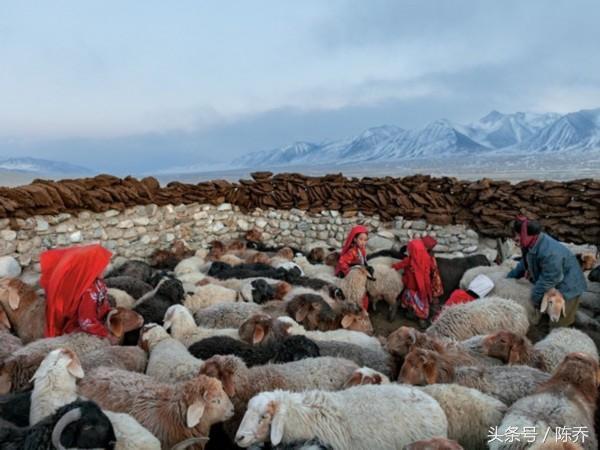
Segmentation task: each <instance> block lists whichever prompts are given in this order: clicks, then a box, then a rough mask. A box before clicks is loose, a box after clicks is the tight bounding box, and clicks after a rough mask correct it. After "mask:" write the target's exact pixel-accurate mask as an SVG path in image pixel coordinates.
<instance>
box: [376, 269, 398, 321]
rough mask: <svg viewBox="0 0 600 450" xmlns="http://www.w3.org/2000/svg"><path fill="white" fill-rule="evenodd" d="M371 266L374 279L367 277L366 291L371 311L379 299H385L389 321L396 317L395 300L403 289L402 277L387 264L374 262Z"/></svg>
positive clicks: (396, 305)
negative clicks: (371, 306) (371, 307)
mask: <svg viewBox="0 0 600 450" xmlns="http://www.w3.org/2000/svg"><path fill="white" fill-rule="evenodd" d="M371 267H373V278H374V280H370V279H367V293H368V294H369V299H370V300H371V304H372V305H373V311H375V309H376V306H377V303H378V302H379V301H380V300H383V301H385V302H386V303H387V304H388V306H389V317H388V320H389V321H390V322H391V321H393V320H394V319H395V318H396V312H397V311H398V302H397V300H398V297H400V293H401V292H402V289H404V285H403V284H402V278H401V276H400V274H399V273H398V271H396V270H394V269H392V268H391V267H389V266H384V265H380V264H374V265H372V266H371Z"/></svg>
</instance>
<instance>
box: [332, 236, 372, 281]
mask: <svg viewBox="0 0 600 450" xmlns="http://www.w3.org/2000/svg"><path fill="white" fill-rule="evenodd" d="M360 233H367V234H368V233H369V230H368V229H367V227H365V226H363V225H356V226H354V227H352V229H351V230H350V233H348V237H346V241H345V242H344V246H343V247H342V251H341V252H340V256H339V258H338V263H337V266H336V268H335V273H336V274H339V273H344V274H345V273H346V271H347V270H348V267H346V266H348V264H349V263H352V262H354V261H350V262H349V261H347V259H348V258H350V259H352V260H353V259H354V258H353V257H350V256H346V255H348V254H349V253H350V252H351V251H352V250H353V249H354V248H355V247H354V238H356V236H358V235H359V234H360ZM356 250H357V251H358V252H360V254H361V255H362V257H363V260H364V261H366V260H367V252H366V251H365V249H362V248H358V247H357V248H356Z"/></svg>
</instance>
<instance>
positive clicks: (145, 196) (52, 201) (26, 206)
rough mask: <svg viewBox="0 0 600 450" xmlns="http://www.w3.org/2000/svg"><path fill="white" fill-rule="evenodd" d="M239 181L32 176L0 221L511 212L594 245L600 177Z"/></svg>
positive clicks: (1, 191)
mask: <svg viewBox="0 0 600 450" xmlns="http://www.w3.org/2000/svg"><path fill="white" fill-rule="evenodd" d="M252 176H253V180H240V181H239V182H238V183H230V182H228V181H223V180H217V181H210V182H203V183H198V184H184V183H177V182H174V183H169V184H168V185H167V186H164V187H161V186H160V185H159V183H158V182H157V181H156V180H155V179H154V178H144V179H143V180H137V179H135V178H131V177H127V178H125V179H119V178H116V177H112V176H108V175H101V176H98V177H95V178H86V179H79V180H63V181H59V182H52V181H44V180H36V181H34V182H33V183H32V184H30V185H27V186H22V187H18V188H0V218H13V219H14V218H22V219H24V218H27V217H31V216H33V215H40V214H51V215H57V214H60V213H73V212H79V211H82V210H90V211H94V212H96V213H98V212H104V211H108V210H111V209H116V210H120V211H121V210H124V209H125V208H127V207H132V206H136V205H148V204H157V205H161V206H164V205H167V204H194V203H207V204H212V205H219V204H222V203H225V202H227V203H231V204H233V205H236V206H239V207H240V208H241V210H242V211H244V212H251V211H254V210H255V208H262V209H268V208H279V209H284V210H291V209H294V208H297V209H300V210H307V211H309V212H311V213H319V212H321V211H327V210H335V211H339V212H340V213H341V215H342V216H343V217H351V216H354V215H356V214H357V213H358V212H362V213H363V214H364V215H365V216H373V215H375V214H379V215H380V217H381V218H382V219H383V220H386V221H391V220H393V218H394V217H396V216H402V217H405V218H408V219H410V220H417V219H422V220H426V221H427V222H428V223H431V224H435V225H451V224H465V225H467V226H469V227H471V228H473V229H474V230H476V231H477V232H478V233H480V234H482V235H485V236H490V237H502V236H504V237H506V236H509V234H510V230H509V226H508V224H509V222H510V221H511V220H512V219H514V217H515V216H516V215H517V214H526V215H528V216H529V217H531V218H533V219H539V220H540V221H541V223H542V225H544V227H545V228H546V230H547V231H549V232H550V233H551V234H552V235H554V236H555V237H558V238H559V239H561V240H563V241H568V242H575V243H593V244H597V243H599V242H600V180H592V179H584V180H574V181H567V182H554V181H543V182H542V181H534V180H530V181H523V182H521V183H517V184H511V183H509V182H507V181H495V180H489V179H483V180H480V181H477V182H469V181H461V180H457V179H455V178H447V177H444V178H432V177H429V176H422V175H415V176H410V177H404V178H392V177H383V178H368V177H365V178H361V179H358V178H345V177H343V176H342V175H341V174H338V175H327V176H323V177H307V176H303V175H300V174H278V175H275V176H273V175H272V174H271V173H269V172H261V173H255V174H252Z"/></svg>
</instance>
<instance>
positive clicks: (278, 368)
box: [200, 356, 358, 436]
mask: <svg viewBox="0 0 600 450" xmlns="http://www.w3.org/2000/svg"><path fill="white" fill-rule="evenodd" d="M357 369H358V366H357V365H356V364H354V363H353V362H351V361H348V360H345V359H341V358H330V357H320V358H308V359H305V360H302V361H296V362H288V363H286V364H266V365H263V366H258V367H251V368H249V367H248V366H247V365H246V364H245V363H244V361H242V359H240V358H238V357H236V356H213V357H212V358H210V359H207V360H206V362H205V364H204V366H203V367H202V369H201V371H200V373H201V374H204V375H207V376H210V377H214V378H217V379H219V380H221V382H222V383H223V387H224V389H225V392H226V393H227V395H229V397H230V398H231V401H232V402H233V405H234V408H235V415H234V417H233V418H232V419H231V421H230V422H228V423H227V424H226V430H227V431H232V433H228V434H230V435H232V436H233V435H235V431H236V430H237V427H238V426H239V424H240V421H241V419H242V417H243V415H244V412H245V411H246V406H247V404H248V401H249V400H250V399H251V398H252V397H253V396H255V395H257V394H259V393H260V392H263V391H271V390H274V389H286V390H288V391H292V392H301V391H305V390H308V389H321V390H326V391H330V390H332V391H333V390H339V389H342V387H343V386H344V384H345V383H346V381H347V380H348V378H349V377H350V376H351V375H352V374H353V372H354V371H355V370H357Z"/></svg>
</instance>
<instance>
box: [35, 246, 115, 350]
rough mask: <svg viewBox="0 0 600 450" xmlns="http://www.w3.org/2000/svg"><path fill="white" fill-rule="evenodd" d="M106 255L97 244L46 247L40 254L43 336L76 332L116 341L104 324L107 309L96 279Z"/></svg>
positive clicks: (105, 296)
mask: <svg viewBox="0 0 600 450" xmlns="http://www.w3.org/2000/svg"><path fill="white" fill-rule="evenodd" d="M110 258H111V253H110V252H109V251H108V250H106V249H105V248H103V247H102V246H100V245H97V244H95V245H86V246H81V247H69V248H64V249H55V250H48V251H45V252H44V253H42V254H41V255H40V265H41V268H42V274H41V279H40V284H41V286H42V288H44V290H45V291H46V330H45V334H46V337H53V336H60V335H62V334H69V333H73V332H77V331H80V332H85V333H90V334H94V335H96V336H100V337H106V338H109V339H110V340H111V341H114V340H116V338H115V337H114V336H113V335H112V334H111V333H110V332H109V331H108V329H107V328H106V326H105V325H104V319H105V317H106V315H107V314H108V312H109V311H110V309H111V308H110V304H109V302H108V293H107V290H106V285H105V284H104V282H103V281H102V279H101V278H100V276H101V275H102V272H104V269H105V268H106V266H107V265H108V263H109V261H110Z"/></svg>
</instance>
